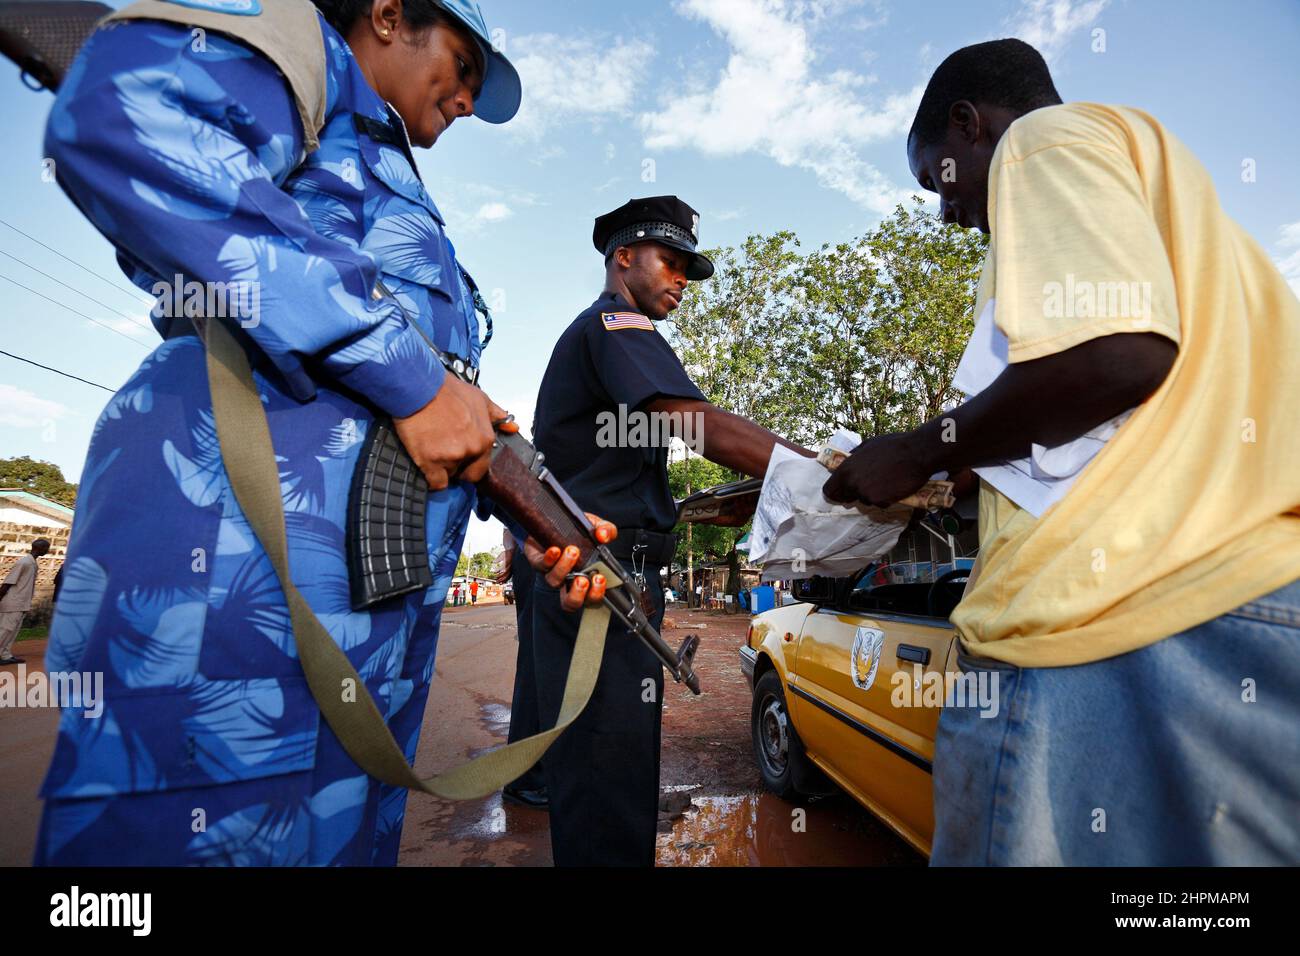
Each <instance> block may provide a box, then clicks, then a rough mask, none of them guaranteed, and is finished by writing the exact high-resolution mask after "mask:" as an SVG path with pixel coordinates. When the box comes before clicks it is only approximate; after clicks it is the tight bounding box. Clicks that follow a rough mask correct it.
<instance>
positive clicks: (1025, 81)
mask: <svg viewBox="0 0 1300 956" xmlns="http://www.w3.org/2000/svg"><path fill="white" fill-rule="evenodd" d="M958 100H969V101H970V102H971V103H975V104H980V103H985V104H988V105H990V106H1002V107H1006V108H1007V109H1010V110H1014V111H1015V112H1017V113H1020V114H1021V115H1023V114H1025V113H1028V112H1030V111H1031V110H1036V109H1038V108H1039V107H1043V106H1055V105H1056V104H1058V103H1060V102H1061V94H1060V93H1058V92H1056V84H1055V83H1053V82H1052V74H1051V71H1049V70H1048V69H1047V61H1046V60H1044V59H1043V56H1042V54H1041V53H1039V52H1038V51H1037V50H1035V49H1034V48H1033V47H1032V46H1030V45H1029V44H1028V43H1026V42H1025V41H1024V40H1015V39H1007V40H989V41H988V42H987V43H976V44H974V45H973V46H966V47H962V48H961V49H960V50H958V51H957V52H956V53H952V54H949V56H948V58H947V59H946V60H944V61H943V62H942V63H940V64H939V68H938V69H937V70H935V71H934V76H932V77H930V82H929V84H928V85H927V86H926V88H925V95H924V96H922V97H921V105H920V106H918V107H917V108H916V119H914V120H913V121H912V130H911V132H909V133H908V134H907V139H908V141H909V142H910V141H911V140H912V138H913V137H916V138H917V139H918V140H919V142H920V145H922V146H929V145H930V144H931V143H935V142H938V141H939V140H940V139H942V138H943V135H944V130H946V129H947V127H948V110H949V109H951V107H952V104H953V103H956V102H957V101H958Z"/></svg>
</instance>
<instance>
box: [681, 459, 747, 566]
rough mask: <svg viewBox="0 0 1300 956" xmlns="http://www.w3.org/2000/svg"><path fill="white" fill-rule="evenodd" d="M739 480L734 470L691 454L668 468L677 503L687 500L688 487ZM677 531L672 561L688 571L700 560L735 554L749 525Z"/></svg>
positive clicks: (702, 526)
mask: <svg viewBox="0 0 1300 956" xmlns="http://www.w3.org/2000/svg"><path fill="white" fill-rule="evenodd" d="M739 477H740V476H739V475H737V474H736V473H735V472H734V471H731V470H730V469H727V468H724V467H723V466H722V465H719V464H716V463H714V462H711V461H709V460H708V459H707V458H701V457H699V456H698V455H691V456H690V457H689V458H687V459H685V460H684V461H675V462H673V463H672V464H670V465H669V466H668V487H669V488H670V489H672V493H673V498H675V499H677V500H678V501H680V500H681V499H682V498H685V497H686V495H687V489H688V488H689V489H690V491H691V492H692V493H694V492H696V491H702V490H703V489H705V488H712V487H714V486H715V485H725V484H727V483H728V482H731V481H736V480H737V479H738V478H739ZM675 530H676V532H677V553H676V554H675V555H674V558H673V561H674V563H675V564H677V565H678V567H680V568H681V569H682V570H683V571H685V569H686V568H687V567H688V565H689V566H690V567H691V568H698V567H699V564H700V562H701V561H717V560H720V559H722V558H725V557H727V556H728V555H730V554H732V553H733V552H734V551H735V548H736V542H737V541H739V540H740V539H741V538H742V537H744V535H745V534H746V532H747V531H748V526H746V527H744V528H721V527H718V526H717V525H708V524H692V525H686V524H679V525H678V526H677V527H676V529H675ZM688 558H689V560H688ZM697 580H698V579H697Z"/></svg>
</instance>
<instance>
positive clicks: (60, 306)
mask: <svg viewBox="0 0 1300 956" xmlns="http://www.w3.org/2000/svg"><path fill="white" fill-rule="evenodd" d="M0 279H4V280H5V281H6V282H12V283H13V284H14V285H16V286H18V288H20V289H26V290H27V291H28V292H30V293H31V294H32V295H35V296H40V297H41V298H42V299H44V300H45V301H46V302H53V303H54V304H55V305H57V306H58V307H59V308H61V309H67V310H68V311H69V312H71V313H73V314H74V315H79V316H81V317H82V318H83V319H87V320H88V321H91V322H94V323H95V324H96V325H99V326H103V327H104V328H106V329H108V331H110V332H113V333H115V334H117V335H120V336H122V338H124V339H126V340H127V341H128V342H134V343H135V344H136V345H138V346H140V348H142V349H144V350H145V351H148V350H149V349H150V348H151V347H150V346H148V345H146V344H145V343H144V342H141V341H140V340H139V339H133V338H131V336H129V335H127V334H126V333H125V332H122V331H120V330H118V329H115V328H113V327H112V326H111V325H108V324H107V323H104V322H101V321H99V319H95V318H91V317H90V316H89V315H86V313H85V312H81V311H79V310H77V309H74V308H73V307H72V306H70V305H64V304H63V303H62V302H59V301H58V300H57V299H51V298H50V297H49V296H48V295H43V294H42V293H40V292H37V291H36V290H35V289H32V288H29V287H28V286H25V285H23V284H22V283H21V282H19V281H17V280H16V279H11V278H9V277H8V276H7V275H0Z"/></svg>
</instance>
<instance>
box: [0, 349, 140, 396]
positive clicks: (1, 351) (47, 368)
mask: <svg viewBox="0 0 1300 956" xmlns="http://www.w3.org/2000/svg"><path fill="white" fill-rule="evenodd" d="M0 355H7V356H8V357H9V358H11V359H16V360H17V361H19V362H26V363H27V364H28V365H35V366H36V367H37V368H43V369H45V371H47V372H53V373H54V374H55V375H62V376H63V377H64V378H70V379H72V380H73V381H76V382H84V383H85V384H87V385H93V386H95V388H102V389H103V390H104V391H106V392H113V391H115V390H114V389H111V388H109V387H108V386H107V385H100V384H99V383H98V382H92V381H90V379H86V378H82V377H80V376H79V375H72V374H70V373H68V372H61V371H59V370H58V369H57V368H50V366H48V365H42V364H41V363H40V362H33V361H32V360H31V359H29V358H23V357H22V356H21V355H14V354H13V353H12V352H6V351H5V350H4V349H0Z"/></svg>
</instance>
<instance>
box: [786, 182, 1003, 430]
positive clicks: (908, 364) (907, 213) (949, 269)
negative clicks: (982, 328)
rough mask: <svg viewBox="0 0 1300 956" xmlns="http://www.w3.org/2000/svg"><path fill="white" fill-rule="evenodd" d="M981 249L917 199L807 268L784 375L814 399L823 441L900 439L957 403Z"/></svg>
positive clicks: (818, 255)
mask: <svg viewBox="0 0 1300 956" xmlns="http://www.w3.org/2000/svg"><path fill="white" fill-rule="evenodd" d="M986 247H987V242H986V240H985V239H984V237H983V236H982V235H980V234H979V233H972V232H967V231H964V230H961V229H958V228H957V227H955V226H947V225H944V223H943V222H942V220H941V219H940V218H939V217H938V216H937V215H935V214H933V213H930V212H928V211H927V210H926V209H925V207H924V203H923V201H922V200H920V199H919V198H918V199H916V200H914V202H913V204H912V207H911V208H910V209H909V208H907V207H905V206H902V205H900V206H898V207H897V208H896V209H895V211H894V213H893V215H892V216H889V217H888V218H886V219H885V220H883V221H882V222H881V223H880V224H879V225H878V226H877V227H876V228H875V229H874V230H872V231H871V232H869V233H867V234H866V235H865V236H863V237H862V238H860V239H857V240H854V241H851V242H845V243H840V244H838V245H835V246H830V245H826V246H823V247H822V248H821V249H820V250H818V251H817V252H814V253H812V254H811V255H809V256H807V257H806V258H805V259H804V262H803V267H802V269H801V271H800V273H799V275H798V276H797V278H796V279H795V284H796V288H797V291H796V294H795V298H796V299H797V300H798V301H799V302H800V321H798V322H796V323H795V327H796V328H797V329H798V334H797V337H796V338H795V339H794V340H793V341H790V342H787V346H788V349H789V354H788V368H789V369H790V375H791V377H792V378H793V379H794V381H795V387H796V390H797V391H798V392H799V393H800V394H804V395H808V396H815V398H814V402H815V404H816V413H815V414H816V419H817V420H818V421H820V422H821V423H822V430H823V432H829V431H830V430H831V429H832V428H834V427H844V428H849V429H852V430H853V431H856V432H858V433H859V434H861V435H862V436H863V437H864V438H865V437H871V436H873V435H881V434H886V433H888V432H895V431H903V430H907V429H911V428H915V427H917V426H918V425H920V424H921V423H922V422H923V421H926V420H928V419H930V418H933V417H934V416H936V415H939V414H940V413H941V412H943V411H944V410H945V409H948V408H951V407H952V406H953V405H954V404H955V403H956V402H957V400H958V398H959V396H958V395H957V393H956V392H955V391H954V390H953V388H952V377H953V375H954V374H955V373H956V370H957V363H958V362H959V361H960V360H961V356H962V352H963V351H964V350H965V346H966V342H967V340H968V339H969V338H970V334H971V331H972V330H973V328H974V318H973V315H972V312H973V310H974V305H975V291H976V286H977V284H978V281H979V275H980V269H981V266H982V263H983V259H984V254H985V250H986Z"/></svg>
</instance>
